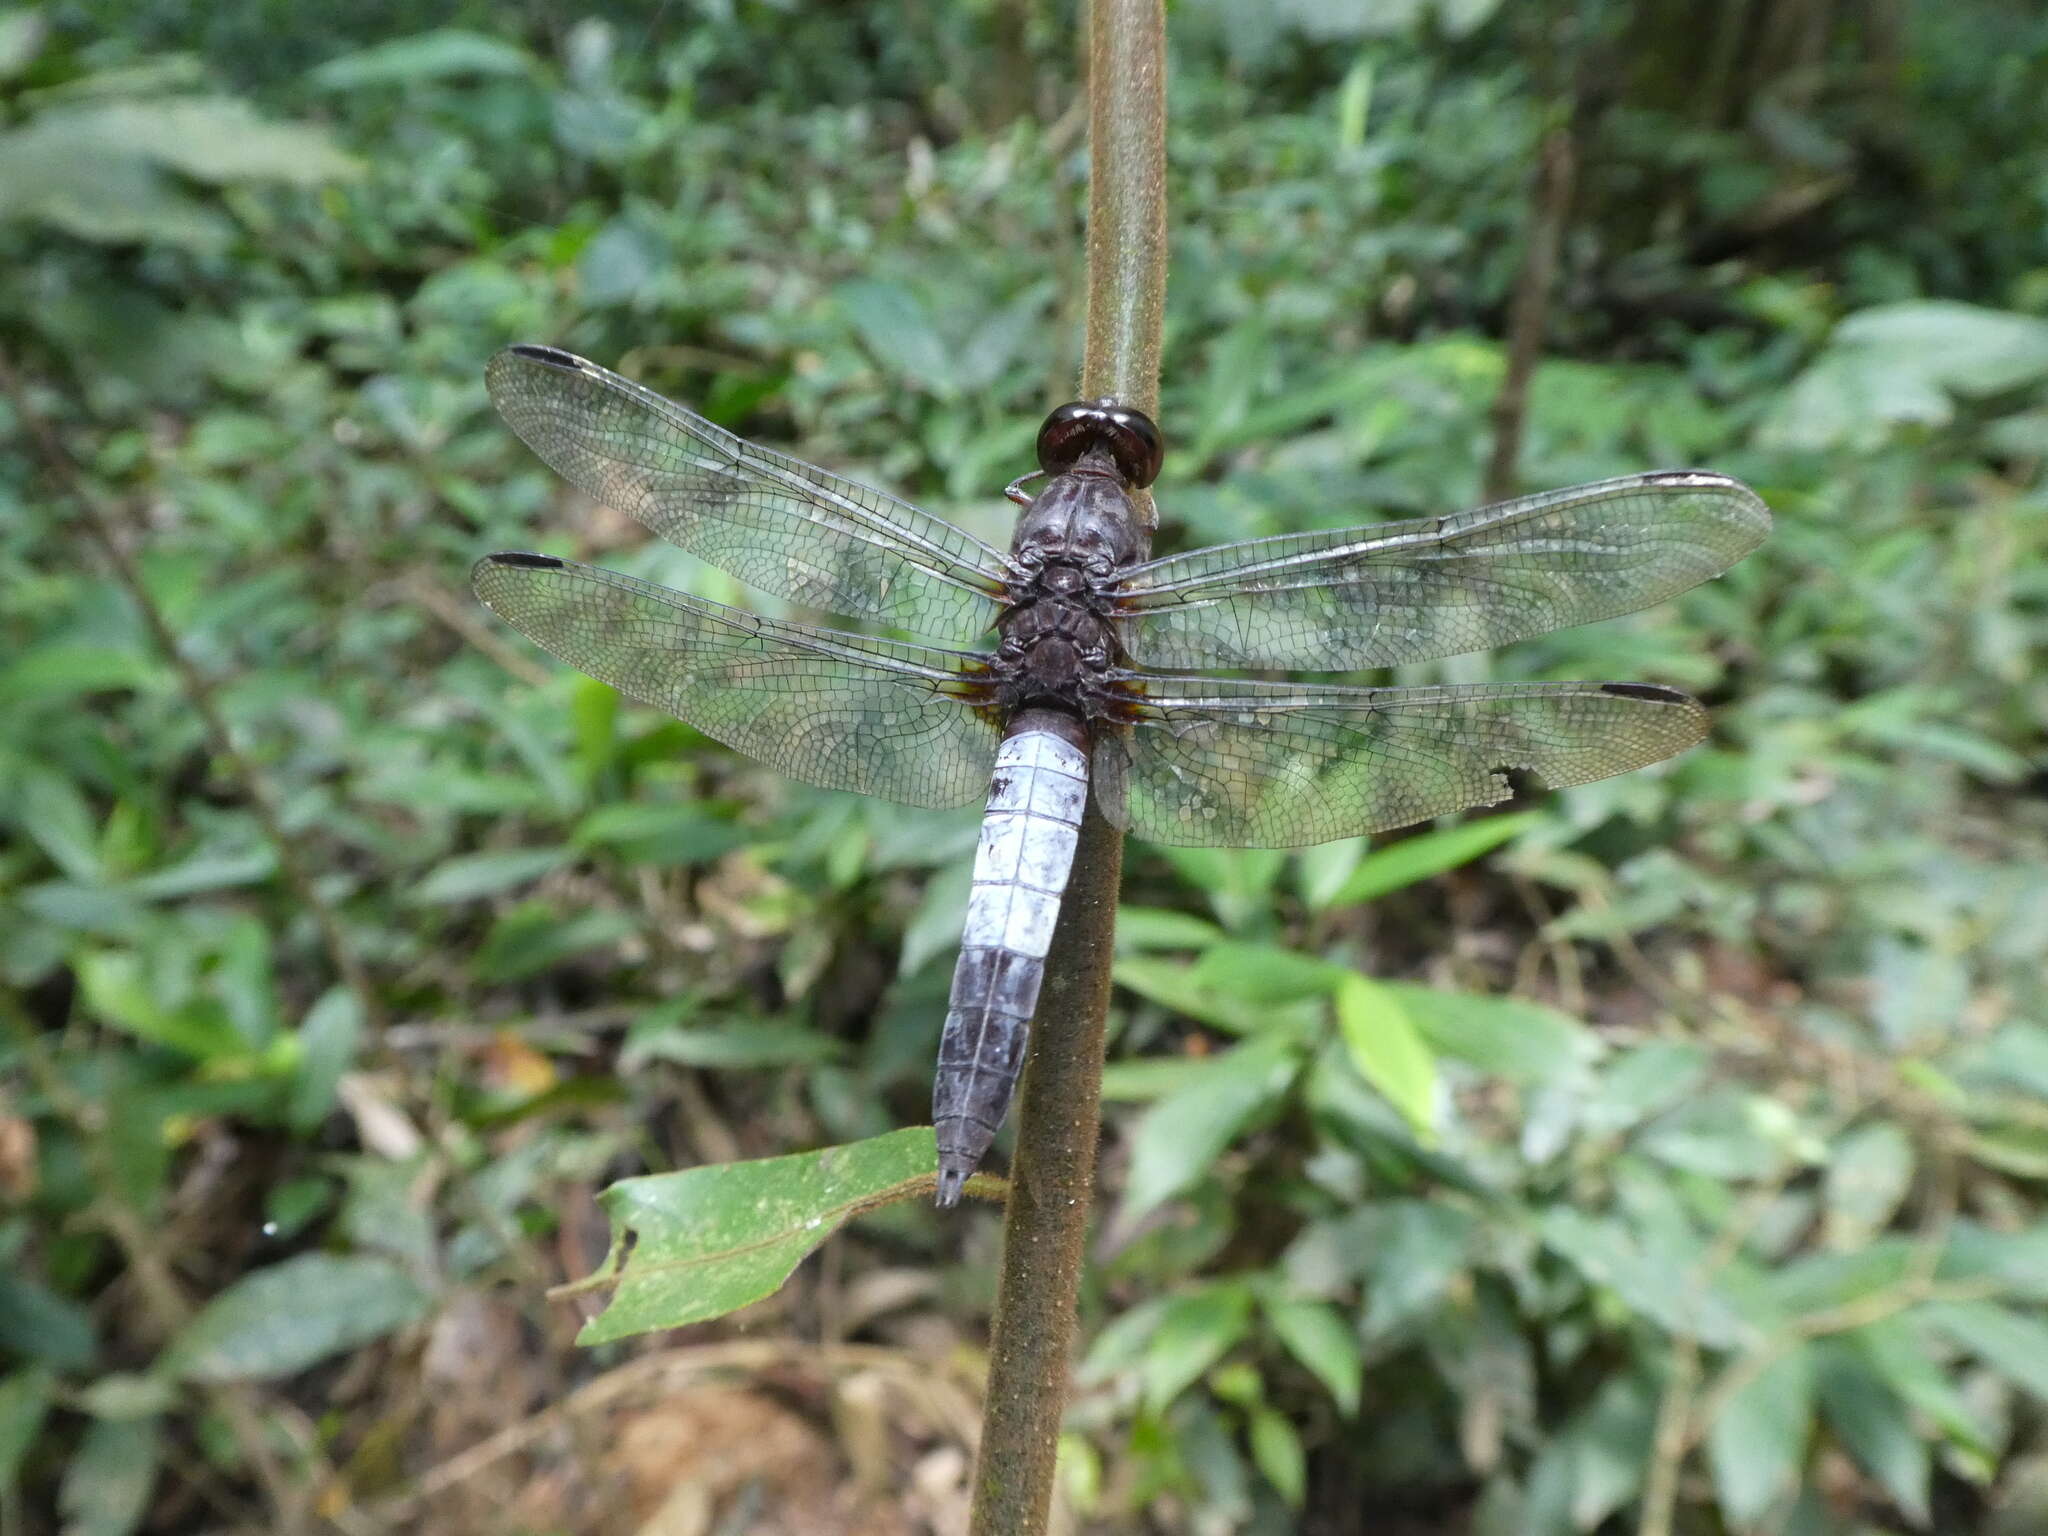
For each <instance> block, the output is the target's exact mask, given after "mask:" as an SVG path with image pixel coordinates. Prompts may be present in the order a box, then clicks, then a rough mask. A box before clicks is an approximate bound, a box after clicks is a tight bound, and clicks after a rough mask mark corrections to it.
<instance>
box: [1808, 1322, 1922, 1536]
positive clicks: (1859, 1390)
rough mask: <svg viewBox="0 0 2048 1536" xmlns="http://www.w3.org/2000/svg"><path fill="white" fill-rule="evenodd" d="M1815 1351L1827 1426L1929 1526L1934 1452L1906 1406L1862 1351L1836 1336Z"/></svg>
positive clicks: (1905, 1507)
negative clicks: (1929, 1492)
mask: <svg viewBox="0 0 2048 1536" xmlns="http://www.w3.org/2000/svg"><path fill="white" fill-rule="evenodd" d="M1815 1350H1816V1358H1817V1360H1818V1361H1819V1369H1818V1371H1817V1372H1816V1374H1815V1386H1816V1387H1817V1388H1818V1390H1819V1396H1820V1406H1821V1412H1822V1414H1823V1415H1824V1416H1825V1417H1826V1419H1827V1423H1828V1426H1829V1427H1830V1428H1831V1429H1833V1430H1834V1432H1835V1434H1836V1435H1838V1436H1839V1437H1840V1438H1841V1441H1842V1444H1843V1445H1844V1446H1845V1447H1846V1448H1847V1449H1848V1452H1849V1454H1850V1455H1851V1456H1853V1457H1855V1458H1856V1461H1857V1463H1858V1465H1860V1466H1861V1467H1862V1468H1863V1470H1864V1471H1866V1472H1868V1473H1869V1474H1870V1475H1871V1476H1872V1477H1875V1478H1876V1479H1877V1480H1878V1481H1879V1482H1880V1483H1882V1484H1884V1486H1885V1490H1886V1491H1887V1492H1888V1493H1890V1494H1891V1496H1892V1498H1893V1499H1894V1500H1895V1501H1896V1502H1897V1504H1898V1506H1899V1508H1900V1509H1902V1510H1904V1511H1905V1513H1906V1514H1907V1516H1908V1517H1910V1518H1911V1519H1912V1520H1913V1521H1914V1523H1915V1524H1918V1525H1925V1524H1926V1523H1927V1518H1928V1516H1927V1488H1928V1482H1929V1479H1930V1478H1931V1477H1932V1476H1933V1470H1934V1456H1933V1453H1932V1452H1931V1451H1930V1450H1929V1449H1928V1446H1927V1442H1926V1441H1924V1440H1922V1439H1921V1438H1920V1436H1919V1435H1918V1433H1916V1432H1915V1430H1914V1428H1913V1418H1912V1415H1911V1414H1909V1413H1908V1412H1907V1411H1906V1405H1905V1404H1904V1403H1902V1402H1900V1401H1899V1399H1898V1396H1897V1395H1896V1394H1895V1393H1894V1392H1893V1391H1892V1389H1891V1387H1890V1386H1889V1385H1887V1384H1886V1382H1885V1380H1884V1378H1883V1377H1882V1376H1880V1375H1878V1373H1877V1372H1876V1371H1874V1370H1873V1369H1871V1366H1870V1362H1869V1361H1868V1360H1867V1359H1866V1358H1865V1357H1864V1356H1863V1355H1862V1354H1861V1353H1859V1352H1858V1351H1856V1350H1854V1349H1849V1348H1845V1347H1843V1346H1842V1345H1841V1343H1840V1342H1839V1341H1837V1340H1834V1339H1822V1340H1820V1341H1819V1343H1818V1344H1817V1345H1816V1346H1815Z"/></svg>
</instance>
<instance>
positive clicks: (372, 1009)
mask: <svg viewBox="0 0 2048 1536" xmlns="http://www.w3.org/2000/svg"><path fill="white" fill-rule="evenodd" d="M0 393H5V395H6V396H7V398H8V400H9V403H11V404H12V405H13V407H14V414H15V416H16V418H17V419H18V420H19V421H20V422H21V424H22V426H23V427H24V428H25V429H26V430H27V433H28V436H29V438H30V440H31V441H32V442H33V443H34V444H35V446H36V450H37V452H38V453H39V454H40V455H41V457H42V460H43V465H44V468H46V469H47V470H48V471H49V473H50V475H51V477H52V478H53V479H55V480H56V481H57V483H58V484H59V485H60V486H62V487H63V489H64V490H65V491H66V492H68V493H69V494H70V496H71V499H72V500H73V501H74V502H76V503H77V504H78V507H79V509H80V510H81V511H82V512H83V513H84V514H85V521H86V527H87V528H88V529H89V530H90V532H91V534H92V537H93V540H94V542H96V543H97V544H98V545H99V546H100V550H101V552H102V553H103V554H104V555H105V556H106V558H107V563H108V564H109V565H111V566H112V567H113V569H114V575H115V577H116V579H117V580H119V581H120V583H121V585H122V587H123V588H125V589H126V591H127V593H128V596H129V597H130V599H132V600H133V602H134V603H135V606H136V608H137V609H138V610H140V612H141V614H142V619H143V622H144V623H145V624H146V625H147V626H148V627H149V632H150V636H151V638H152V639H153V640H155V642H156V645H157V649H158V650H160V651H162V652H163V654H164V657H165V659H166V660H168V661H169V662H170V664H171V666H172V668H173V669H174V670H175V671H176V672H177V674H178V680H179V683H180V685H181V686H182V687H183V689H184V692H185V698H186V700H187V702H189V703H190V704H191V706H192V709H193V712H194V713H195V714H197V715H198V716H199V721H200V724H201V725H202V726H203V727H204V728H205V731H206V737H207V744H208V745H209V746H210V747H211V749H212V751H213V755H214V756H215V757H216V758H218V759H219V760H220V761H221V762H222V763H224V764H225V765H226V766H227V770H228V772H229V773H230V774H231V775H232V776H233V777H234V778H235V780H236V781H237V782H238V783H239V784H240V785H241V787H242V794H243V796H244V797H245V798H246V799H247V800H248V802H249V808H250V809H251V810H252V811H253V812H254V813H255V816H256V821H257V824H258V825H259V826H260V827H261V828H262V829H263V835H264V836H265V837H266V838H267V839H268V840H269V842H270V845H271V847H272V849H273V850H274V851H275V852H276V854H277V867H278V869H279V870H280V871H281V872H282V873H283V875H284V877H285V880H286V882H287V883H288V884H289V885H290V886H291V888H292V891H293V893H294V894H295V895H297V897H298V898H299V900H300V901H301V902H302V903H303V904H304V905H305V908H306V910H307V911H308V912H310V913H312V914H313V922H314V924H315V926H317V927H318V928H319V930H320V940H321V943H322V944H323V945H324V946H325V948H326V950H327V957H328V960H329V962H330V963H331V964H332V965H333V967H334V972H335V974H336V975H337V976H338V977H340V978H341V982H342V985H344V986H346V987H347V988H348V989H349V991H350V992H351V993H353V994H354V995H355V999H356V1003H357V1006H358V1007H360V1008H361V1009H362V1013H363V1022H364V1024H365V1025H366V1026H368V1027H369V1029H370V1031H371V1033H372V1034H373V1036H374V1035H376V1034H378V1033H381V1031H382V1027H383V1022H384V1010H383V1007H382V1004H381V1003H380V1002H379V1000H378V997H377V992H376V989H375V987H373V986H372V985H371V983H370V978H369V974H368V972H366V971H365V970H364V969H363V965H362V962H361V960H360V959H358V958H357V956H356V952H355V946H354V945H353V944H351V943H350V942H349V938H348V934H347V933H346V932H345V931H344V930H343V928H342V926H341V919H340V918H339V917H338V916H336V914H335V911H334V908H333V907H332V906H331V905H330V904H329V903H328V901H327V899H326V897H324V896H322V895H321V894H320V888H319V886H318V885H317V884H316V883H315V882H314V879H313V876H312V873H311V870H310V867H309V864H308V861H307V859H306V855H305V851H304V850H303V849H302V848H301V847H300V846H299V842H298V839H297V838H295V837H294V836H293V835H292V834H291V832H290V831H288V830H287V829H286V827H285V825H284V819H283V817H282V815H281V814H280V812H279V810H278V800H277V794H276V792H275V791H274V790H273V789H272V788H271V787H270V781H269V779H268V778H266V777H265V776H264V774H263V772H262V770H261V769H259V768H258V767H257V766H256V765H255V764H254V763H253V762H251V761H250V760H249V759H248V758H247V757H246V756H244V755H243V753H242V751H241V749H240V748H239V747H237V746H236V745H235V740H234V736H233V733H232V732H230V731H229V729H228V722H227V716H226V715H225V714H223V713H222V712H221V708H220V703H219V701H218V700H217V699H216V698H215V697H214V691H213V685H212V684H211V683H209V682H208V681H207V679H206V678H205V676H204V675H203V674H201V672H200V670H199V668H198V667H197V666H195V665H194V664H193V662H192V659H191V658H190V657H189V656H187V655H186V654H185V650H184V647H183V646H182V645H180V644H179V643H178V635H177V631H175V630H174V629H172V627H171V622H170V620H169V619H168V618H166V617H165V615H164V611H163V609H161V608H160V607H158V606H157V602H156V599H155V598H154V597H152V596H151V595H150V591H149V588H148V586H147V585H146V584H145V583H144V582H143V580H142V573H141V572H140V571H139V570H137V569H136V566H135V562H134V560H133V559H131V558H130V556H129V554H128V550H127V548H126V546H125V545H124V544H123V543H122V540H121V534H120V526H119V525H120V518H119V514H118V513H116V512H115V511H114V510H113V509H112V508H111V507H110V506H108V505H107V503H106V502H105V500H104V499H103V498H102V497H101V495H100V493H99V492H98V490H97V489H95V487H94V486H93V484H92V481H91V478H90V477H89V476H88V475H87V474H86V473H85V471H84V470H83V469H81V468H80V467H79V465H78V462H77V460H76V459H74V458H73V457H72V456H71V451H70V450H69V449H68V448H66V447H65V446H64V443H63V440H62V439H61V438H60V437H59V436H58V435H57V429H56V428H55V427H54V426H52V425H51V423H50V420H49V418H48V417H46V416H45V415H43V413H42V412H41V411H40V410H39V409H38V408H37V406H36V404H35V401H34V400H33V399H32V398H31V396H30V393H29V390H28V388H27V386H26V384H24V382H23V381H22V378H21V375H20V374H18V373H16V372H15V369H14V364H13V362H12V361H11V360H10V359H9V358H8V356H7V354H6V353H5V352H4V351H0Z"/></svg>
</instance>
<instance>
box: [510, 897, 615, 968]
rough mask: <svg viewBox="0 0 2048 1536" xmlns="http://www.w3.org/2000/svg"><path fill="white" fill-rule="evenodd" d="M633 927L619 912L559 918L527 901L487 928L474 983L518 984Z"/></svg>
mask: <svg viewBox="0 0 2048 1536" xmlns="http://www.w3.org/2000/svg"><path fill="white" fill-rule="evenodd" d="M637 926H638V925H637V924H636V923H635V922H634V921H633V919H632V918H631V917H630V916H628V915H627V914H626V913H624V912H615V911H607V910H604V909H603V908H593V909H591V910H589V911H584V912H579V913H577V914H576V915H575V916H573V917H563V916H562V915H561V914H560V913H558V912H556V911H555V909H554V908H553V907H551V906H549V905H548V904H547V903H546V902H544V901H529V902H526V903H524V904H523V905H521V906H518V907H515V908H514V909H513V910H512V911H510V912H507V913H505V914H504V915H503V916H501V917H500V918H499V919H498V920H497V922H495V923H493V924H492V925H491V932H490V936H489V937H488V938H486V939H485V940H484V943H483V947H482V948H481V949H480V950H478V951H477V956H476V960H475V962H474V963H475V967H476V974H477V978H478V979H479V980H481V981H520V980H523V979H524V978H525V977H528V976H537V975H539V974H540V973H541V972H542V971H545V970H549V969H552V968H553V967H554V966H557V965H559V964H561V963H562V962H563V961H564V960H567V959H570V958H571V957H573V956H575V955H579V954H581V953H583V952H584V951H585V950H587V949H603V948H607V947H609V946H610V945H613V944H616V943H618V942H619V940H621V939H623V938H625V937H626V935H628V934H629V933H632V932H634V931H635V930H636V928H637Z"/></svg>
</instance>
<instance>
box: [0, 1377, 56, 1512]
mask: <svg viewBox="0 0 2048 1536" xmlns="http://www.w3.org/2000/svg"><path fill="white" fill-rule="evenodd" d="M56 1392H57V1378H56V1376H55V1374H54V1373H52V1372H51V1371H49V1370H47V1369H45V1368H44V1367H42V1366H40V1365H32V1366H30V1367H28V1368H27V1369H26V1370H20V1371H15V1372H13V1373H12V1374H10V1375H8V1376H6V1377H5V1378H0V1488H12V1487H16V1486H18V1485H17V1484H16V1482H15V1478H16V1477H17V1476H18V1474H19V1472H20V1469H21V1458H22V1457H23V1456H25V1455H27V1454H28V1448H29V1447H30V1446H31V1445H34V1444H35V1441H36V1436H37V1435H38V1434H40V1433H42V1428H43V1420H44V1418H45V1417H47V1416H48V1414H49V1411H50V1401H51V1399H52V1398H53V1397H55V1396H56Z"/></svg>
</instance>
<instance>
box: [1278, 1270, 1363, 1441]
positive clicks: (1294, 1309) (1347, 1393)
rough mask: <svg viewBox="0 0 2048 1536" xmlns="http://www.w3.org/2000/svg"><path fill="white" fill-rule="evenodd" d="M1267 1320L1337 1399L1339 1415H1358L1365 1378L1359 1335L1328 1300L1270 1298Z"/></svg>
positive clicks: (1288, 1347)
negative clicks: (1360, 1394)
mask: <svg viewBox="0 0 2048 1536" xmlns="http://www.w3.org/2000/svg"><path fill="white" fill-rule="evenodd" d="M1265 1311H1266V1321H1267V1322H1268V1323H1270V1324H1272V1327H1273V1332H1274V1333H1275V1334H1277V1335H1278V1336H1279V1339H1280V1342H1281V1343H1282V1344H1284V1345H1285V1346H1286V1347H1287V1352H1288V1353H1289V1354H1290V1355H1292V1356H1294V1358H1295V1359H1296V1360H1299V1361H1300V1362H1301V1363H1302V1365H1303V1366H1305V1367H1306V1368H1307V1369H1308V1370H1309V1371H1310V1372H1311V1373H1312V1374H1313V1375H1314V1376H1315V1378H1316V1379H1317V1380H1318V1381H1320V1382H1321V1383H1322V1384H1323V1385H1324V1386H1325V1387H1327V1388H1328V1389H1329V1392H1330V1396H1331V1397H1332V1398H1333V1399H1335V1401H1336V1404H1337V1410H1338V1412H1340V1413H1342V1414H1343V1415H1344V1417H1346V1418H1347V1419H1348V1418H1350V1417H1351V1416H1352V1415H1353V1414H1354V1413H1356V1412H1358V1399H1359V1392H1360V1389H1361V1387H1362V1386H1363V1384H1364V1379H1365V1362H1364V1360H1363V1359H1362V1358H1361V1356H1360V1354H1359V1350H1358V1334H1357V1331H1356V1330H1355V1329H1353V1328H1352V1327H1351V1326H1350V1324H1348V1323H1346V1322H1345V1321H1344V1316H1343V1314H1342V1313H1340V1312H1339V1311H1338V1310H1337V1309H1336V1308H1335V1307H1333V1306H1331V1305H1330V1303H1328V1302H1326V1301H1304V1300H1302V1299H1300V1298H1298V1297H1287V1298H1275V1297H1270V1296H1269V1297H1267V1298H1266V1303H1265Z"/></svg>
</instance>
